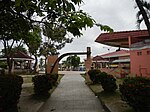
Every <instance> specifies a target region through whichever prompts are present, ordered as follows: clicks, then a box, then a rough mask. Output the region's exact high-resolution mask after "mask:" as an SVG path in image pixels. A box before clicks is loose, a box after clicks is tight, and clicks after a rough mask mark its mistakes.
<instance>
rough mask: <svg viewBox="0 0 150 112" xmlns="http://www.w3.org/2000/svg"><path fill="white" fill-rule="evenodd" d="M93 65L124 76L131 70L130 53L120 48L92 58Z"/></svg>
mask: <svg viewBox="0 0 150 112" xmlns="http://www.w3.org/2000/svg"><path fill="white" fill-rule="evenodd" d="M92 62H93V67H94V68H96V69H100V70H101V71H103V72H107V73H108V74H111V75H114V76H116V77H124V76H125V75H127V74H129V72H130V53H129V51H128V50H119V51H115V52H111V53H107V54H103V55H99V56H95V57H93V59H92Z"/></svg>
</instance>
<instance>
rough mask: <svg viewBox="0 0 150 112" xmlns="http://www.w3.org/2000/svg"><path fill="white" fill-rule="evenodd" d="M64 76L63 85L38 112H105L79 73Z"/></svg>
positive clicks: (68, 73)
mask: <svg viewBox="0 0 150 112" xmlns="http://www.w3.org/2000/svg"><path fill="white" fill-rule="evenodd" d="M64 74H65V76H64V77H63V78H62V80H61V83H60V84H59V85H58V87H57V88H56V90H55V91H54V92H53V93H52V95H51V97H50V98H49V99H48V101H47V102H46V103H45V104H44V105H43V106H42V108H41V109H40V110H39V111H38V112H104V110H103V108H102V106H101V104H100V102H99V100H98V98H97V97H95V95H94V94H93V92H92V91H91V90H90V89H89V88H88V87H87V85H85V83H84V79H83V78H82V76H81V75H79V74H80V73H79V72H70V71H69V72H64Z"/></svg>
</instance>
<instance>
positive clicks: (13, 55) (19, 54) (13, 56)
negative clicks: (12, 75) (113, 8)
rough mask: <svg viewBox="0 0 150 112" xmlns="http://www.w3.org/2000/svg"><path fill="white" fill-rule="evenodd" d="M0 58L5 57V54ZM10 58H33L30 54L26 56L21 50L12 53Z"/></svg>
mask: <svg viewBox="0 0 150 112" xmlns="http://www.w3.org/2000/svg"><path fill="white" fill-rule="evenodd" d="M0 58H1V59H2V58H6V56H2V57H0ZM10 58H15V59H22V60H33V58H32V57H31V56H28V55H27V54H25V53H23V52H21V51H17V52H16V53H14V54H12V55H11V56H10Z"/></svg>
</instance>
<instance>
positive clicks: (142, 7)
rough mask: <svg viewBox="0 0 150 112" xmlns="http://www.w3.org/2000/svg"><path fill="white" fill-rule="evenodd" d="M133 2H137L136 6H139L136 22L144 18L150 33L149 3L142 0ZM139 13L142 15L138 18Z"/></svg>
mask: <svg viewBox="0 0 150 112" xmlns="http://www.w3.org/2000/svg"><path fill="white" fill-rule="evenodd" d="M135 2H136V4H137V7H138V8H139V12H138V14H137V17H138V18H137V21H138V24H140V23H141V22H142V21H143V20H144V22H145V25H146V27H147V29H148V32H149V35H150V21H149V18H150V3H148V2H146V1H143V0H135ZM140 15H142V18H140Z"/></svg>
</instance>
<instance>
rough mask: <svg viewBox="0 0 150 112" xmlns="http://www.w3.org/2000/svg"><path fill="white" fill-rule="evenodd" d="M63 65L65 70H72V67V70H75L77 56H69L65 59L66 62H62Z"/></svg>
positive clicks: (77, 62)
mask: <svg viewBox="0 0 150 112" xmlns="http://www.w3.org/2000/svg"><path fill="white" fill-rule="evenodd" d="M63 64H64V65H65V66H66V67H67V68H69V69H70V68H71V69H72V67H73V70H75V69H76V68H77V67H79V64H80V57H78V56H77V55H74V56H69V57H67V59H66V61H63Z"/></svg>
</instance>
